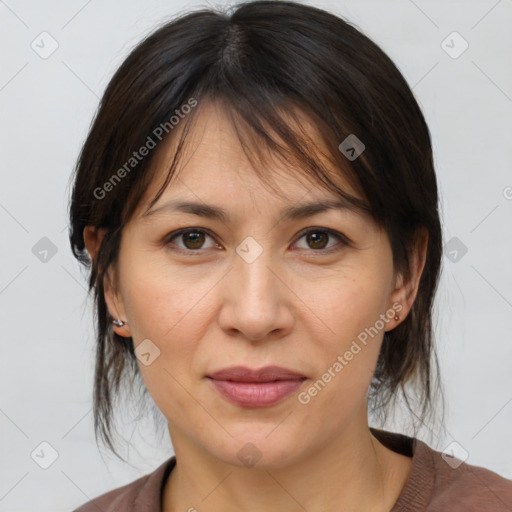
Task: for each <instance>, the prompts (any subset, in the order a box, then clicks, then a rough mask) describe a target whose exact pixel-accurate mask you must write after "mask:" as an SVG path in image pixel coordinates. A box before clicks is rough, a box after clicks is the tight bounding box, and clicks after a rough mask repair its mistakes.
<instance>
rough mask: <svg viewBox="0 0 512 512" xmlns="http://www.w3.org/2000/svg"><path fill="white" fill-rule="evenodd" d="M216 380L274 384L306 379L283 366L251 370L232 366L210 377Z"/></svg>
mask: <svg viewBox="0 0 512 512" xmlns="http://www.w3.org/2000/svg"><path fill="white" fill-rule="evenodd" d="M208 377H210V378H211V379H214V380H230V381H235V382H272V381H275V380H297V379H304V378H305V376H304V375H301V374H300V373H297V372H294V371H292V370H289V369H288V368H283V367H281V366H265V367H263V368H258V369H251V368H247V367H245V366H231V367H230V368H224V369H223V370H219V371H217V372H214V373H211V374H209V375H208Z"/></svg>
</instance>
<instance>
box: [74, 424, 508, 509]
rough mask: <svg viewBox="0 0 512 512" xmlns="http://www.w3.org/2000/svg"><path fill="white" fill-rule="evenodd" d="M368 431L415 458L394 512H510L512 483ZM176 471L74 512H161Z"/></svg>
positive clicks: (164, 470)
mask: <svg viewBox="0 0 512 512" xmlns="http://www.w3.org/2000/svg"><path fill="white" fill-rule="evenodd" d="M370 430H371V432H372V434H373V435H374V436H375V437H376V438H377V439H378V440H379V441H380V442H381V443H382V444H383V445H384V446H386V447H387V448H389V449H390V450H393V451H395V452H398V453H401V454H402V455H406V456H408V457H412V465H411V471H410V474H409V477H408V478H407V481H406V483H405V485H404V487H403V489H402V492H401V493H400V496H399V497H398V500H397V501H396V503H395V504H394V506H393V508H392V509H391V511H390V512H459V511H460V512H477V511H478V512H481V511H482V512H483V511H485V512H512V480H508V479H506V478H503V477H501V476H500V475H498V474H497V473H495V472H493V471H490V470H488V469H485V468H482V467H480V466H473V465H470V464H466V463H464V462H463V463H461V464H460V465H457V463H458V462H459V461H458V460H457V459H453V460H452V461H451V462H452V463H451V464H448V462H446V461H445V459H444V458H443V457H442V453H441V452H438V451H436V450H433V449H432V448H430V447H429V446H428V445H427V444H426V443H424V442H423V441H420V440H419V439H417V438H413V437H408V436H405V435H403V434H398V433H394V432H388V431H385V430H379V429H375V428H372V427H370ZM445 457H446V456H445ZM175 465H176V457H175V456H173V457H171V458H170V459H168V460H166V461H165V462H164V463H163V464H162V465H160V466H159V467H158V468H157V469H155V471H153V472H152V473H150V474H148V475H145V476H143V477H141V478H139V479H137V480H135V481H134V482H132V483H130V484H127V485H124V486H122V487H118V488H117V489H113V490H112V491H109V492H107V493H105V494H102V495H101V496H99V497H97V498H94V499H93V500H91V501H89V502H87V503H85V504H83V505H82V506H81V507H79V508H78V509H75V510H74V512H162V503H161V500H162V492H163V488H164V485H165V482H166V480H167V477H168V476H169V473H170V472H171V470H172V469H173V467H174V466H175ZM455 466H456V467H455Z"/></svg>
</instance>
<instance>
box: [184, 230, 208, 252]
mask: <svg viewBox="0 0 512 512" xmlns="http://www.w3.org/2000/svg"><path fill="white" fill-rule="evenodd" d="M181 236H182V240H183V242H184V244H185V246H186V247H187V249H200V248H201V246H202V245H203V244H204V238H205V233H201V232H199V231H189V232H188V233H183V234H182V235H181Z"/></svg>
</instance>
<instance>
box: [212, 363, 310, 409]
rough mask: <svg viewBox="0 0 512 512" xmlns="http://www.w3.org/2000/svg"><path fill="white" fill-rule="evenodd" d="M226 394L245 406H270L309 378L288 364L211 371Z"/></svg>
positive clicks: (218, 385) (214, 384) (216, 382)
mask: <svg viewBox="0 0 512 512" xmlns="http://www.w3.org/2000/svg"><path fill="white" fill-rule="evenodd" d="M207 378H208V379H209V380H210V382H211V383H212V385H213V387H214V388H215V389H216V390H217V391H218V392H219V393H220V394H221V396H222V397H224V398H225V399H227V400H228V401H230V402H231V403H234V404H236V405H239V406H242V407H268V406H271V405H275V404H277V403H278V402H281V401H282V400H284V399H285V398H286V397H288V396H289V395H290V394H292V393H293V392H294V391H296V390H297V388H299V387H300V386H301V385H302V383H303V382H304V381H305V380H306V379H307V377H305V376H304V375H301V374H300V373H297V372H295V371H292V370H289V369H287V368H282V367H278V366H267V367H265V368H260V369H250V368H246V367H242V366H235V367H231V368H226V369H224V370H220V371H217V372H214V373H212V374H210V375H207Z"/></svg>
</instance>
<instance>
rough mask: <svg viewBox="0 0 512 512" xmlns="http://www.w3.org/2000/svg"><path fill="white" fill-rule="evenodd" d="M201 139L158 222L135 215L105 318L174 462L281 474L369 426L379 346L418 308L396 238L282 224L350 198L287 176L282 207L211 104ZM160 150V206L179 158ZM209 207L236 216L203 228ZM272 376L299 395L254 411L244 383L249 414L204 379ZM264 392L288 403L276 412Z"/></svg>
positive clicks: (329, 218) (352, 226)
mask: <svg viewBox="0 0 512 512" xmlns="http://www.w3.org/2000/svg"><path fill="white" fill-rule="evenodd" d="M196 126H197V128H196V129H195V130H194V131H193V132H191V133H190V136H191V137H192V140H191V141H192V148H193V149H192V150H191V151H188V152H186V153H185V154H184V155H183V158H182V160H181V162H182V163H183V167H182V168H181V169H180V172H179V175H178V177H177V178H175V179H173V180H172V181H171V183H170V184H169V187H168V188H167V189H166V191H165V193H164V195H163V196H162V197H161V198H160V199H159V201H158V202H157V203H156V205H155V206H154V207H153V211H154V212H153V213H152V214H150V215H147V216H145V217H144V216H143V215H142V211H143V208H142V207H141V208H139V210H138V212H137V214H136V216H134V217H133V218H132V220H131V221H130V222H129V224H128V225H127V226H126V228H125V229H124V232H123V236H122V242H121V248H120V254H119V261H118V278H119V285H118V288H117V294H116V295H115V296H114V294H113V291H112V289H111V288H109V287H107V288H106V298H107V304H108V307H109V311H110V313H111V314H112V316H113V317H114V318H121V319H123V320H126V321H127V322H128V326H126V327H122V328H118V327H115V329H116V332H118V333H119V334H121V335H124V336H128V335H130V336H132V337H133V341H134V345H135V348H136V351H137V354H138V364H139V367H140V371H141V373H142V376H143V378H144V381H145V383H146V385H147V388H148V390H149V392H150V394H151V395H152V397H153V399H154V401H155V403H156V404H157V406H158V407H159V409H160V410H161V411H162V413H163V414H164V415H165V417H166V418H167V420H168V422H169V430H170V433H171V437H172V440H173V443H174V445H175V450H176V452H177V453H178V451H179V450H180V446H184V445H185V444H188V445H189V446H193V447H194V449H195V450H200V451H202V452H207V453H209V454H211V455H213V456H214V457H215V458H217V459H220V460H223V461H225V462H227V463H230V464H235V465H242V464H246V462H244V461H245V460H248V459H247V456H249V458H250V457H253V459H254V460H255V459H257V458H259V459H260V460H259V462H258V464H259V466H260V467H261V466H262V465H266V466H267V467H279V466H283V465H285V464H288V463H290V462H292V460H296V459H297V458H300V457H305V456H307V455H308V454H309V455H311V454H312V453H315V452H317V451H318V450H319V448H321V447H322V446H325V445H326V444H328V443H332V442H333V441H334V440H335V439H336V438H337V437H338V436H339V435H340V433H341V432H343V431H345V433H347V432H348V431H349V430H350V429H355V430H353V432H356V431H360V429H361V428H362V426H363V425H364V426H366V420H367V409H366V393H367V390H368V386H369V384H370V382H371V378H372V374H373V373H374V369H375V365H376V361H377V356H378V354H379V349H380V346H381V342H382V338H383V334H384V331H386V330H391V329H393V328H394V327H396V325H397V322H396V321H395V320H394V319H393V317H394V316H395V313H396V312H398V311H400V310H401V313H400V316H401V318H402V319H403V318H404V316H405V315H406V314H407V311H408V306H407V304H406V302H407V300H406V297H405V295H404V289H403V287H402V286H401V283H398V282H397V281H398V280H396V279H395V274H394V271H393V264H392V254H391V248H390V245H389V241H388V238H387V236H386V234H385V232H384V231H382V230H381V229H379V228H378V227H377V225H375V224H374V223H373V221H372V220H371V218H370V217H368V216H365V215H363V214H359V213H355V212H353V211H350V210H348V209H326V210H324V211H319V212H317V213H315V214H313V215H311V216H303V217H301V216H297V217H293V216H288V217H287V216H285V215H284V214H285V212H286V209H287V208H291V207H292V208H297V207H299V206H301V205H305V204H309V203H312V202H320V201H337V200H338V199H339V198H338V197H337V196H336V195H334V194H333V193H332V192H329V191H326V190H324V189H321V188H320V187H319V186H318V185H316V184H313V183H312V182H305V179H304V178H303V179H302V182H299V180H298V179H297V178H296V177H294V176H293V175H292V174H286V173H285V172H280V173H279V171H284V170H285V167H281V165H282V164H278V163H277V162H276V163H275V167H273V168H272V169H271V172H272V174H273V175H274V176H275V178H274V179H275V182H276V183H277V184H278V185H279V187H280V189H281V190H282V191H283V193H284V194H285V196H286V198H281V197H278V195H277V194H275V193H273V192H272V190H270V189H268V188H266V187H265V186H264V185H263V184H262V182H261V181H260V180H259V179H258V178H257V176H256V174H254V172H253V171H252V170H251V167H250V164H249V162H248V160H247V159H246V157H245V154H244V152H243V150H242V148H241V146H240V145H239V142H238V137H237V135H236V134H235V133H234V132H233V131H232V127H231V125H230V124H229V121H228V120H227V119H226V118H225V117H224V116H223V115H222V112H221V111H220V110H218V109H215V108H214V107H213V105H211V106H203V111H202V112H201V114H200V118H199V119H198V123H197V125H196ZM187 147H188V148H190V146H187ZM161 149H163V151H160V153H159V159H158V162H160V168H159V170H158V172H159V179H155V182H154V183H153V186H152V187H151V189H150V190H148V195H147V196H146V197H147V200H148V201H149V199H150V198H152V197H153V196H154V192H156V190H158V186H159V185H160V183H161V179H163V177H164V176H165V174H166V172H167V168H166V165H167V164H168V162H169V161H170V156H171V154H172V152H173V150H174V147H173V146H172V145H169V147H166V148H161ZM340 183H344V186H345V189H346V190H347V191H349V192H351V193H354V191H353V190H352V189H351V188H350V187H349V186H348V184H346V183H345V182H344V181H341V179H340ZM171 201H172V202H192V203H195V204H196V205H197V213H196V214H194V213H191V212H190V211H188V212H187V211H180V210H178V209H173V208H172V206H167V207H166V206H165V205H166V204H167V203H169V202H171ZM146 205H147V202H145V203H144V205H143V206H146ZM199 208H201V209H202V210H199ZM210 208H212V209H215V210H217V209H218V210H220V209H222V210H224V211H225V214H226V218H224V219H220V218H217V217H215V216H211V215H206V213H208V212H210ZM144 209H145V208H144ZM189 210H190V208H189ZM201 211H202V212H203V214H201ZM183 228H187V229H189V232H188V233H185V234H181V235H176V236H172V233H173V232H176V231H178V230H179V229H183ZM329 233H331V234H329ZM336 233H339V237H338V235H336ZM345 237H347V239H345ZM344 240H345V241H346V242H347V243H345V242H344ZM348 240H350V242H348ZM398 285H400V287H398ZM398 302H401V303H402V304H401V306H400V305H398V304H397V303H398ZM409 302H410V300H409ZM393 305H394V307H393ZM127 342H128V341H127ZM270 365H272V366H280V367H283V368H286V369H289V370H292V371H293V372H296V373H297V374H299V375H301V376H302V377H303V379H302V380H296V381H295V382H292V383H290V382H288V383H287V382H284V383H283V382H282V383H281V385H282V387H283V388H285V389H288V390H292V391H291V392H290V394H288V395H286V396H284V397H281V398H279V397H280V395H277V398H276V395H272V393H275V392H276V389H277V387H279V386H280V385H276V384H271V385H269V384H267V385H266V388H267V390H268V389H270V387H272V386H273V390H272V389H271V390H270V391H267V393H264V392H263V391H261V394H260V396H261V398H262V402H257V401H251V400H253V399H254V397H253V395H251V394H250V391H248V386H249V385H248V384H247V383H246V384H241V385H238V386H236V385H235V392H236V390H238V393H239V395H238V397H239V400H243V399H244V397H245V398H247V397H248V396H249V398H248V400H249V402H245V403H240V402H237V401H236V400H232V399H230V398H228V397H226V396H225V395H223V394H222V393H221V392H220V391H219V389H220V388H218V387H217V386H216V385H214V382H213V381H212V379H210V378H209V377H208V376H209V375H211V374H212V373H214V372H217V371H218V370H222V369H225V368H229V367H233V366H243V367H247V368H251V369H260V368H262V367H266V366H270ZM224 384H225V383H224ZM221 385H222V383H220V384H219V386H221ZM227 386H229V384H227ZM244 386H245V387H244ZM252 386H253V388H255V389H256V393H258V391H257V390H258V389H260V390H262V389H263V388H264V387H265V386H264V385H261V384H253V385H252ZM258 386H259V387H258ZM288 386H289V387H288ZM268 393H270V394H271V395H272V396H273V397H274V398H275V399H276V400H277V401H274V403H271V402H265V400H268V399H269V397H268ZM250 397H253V398H250ZM347 429H349V430H347ZM248 443H252V445H251V444H248ZM241 455H242V456H243V457H241ZM246 465H247V464H246Z"/></svg>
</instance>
